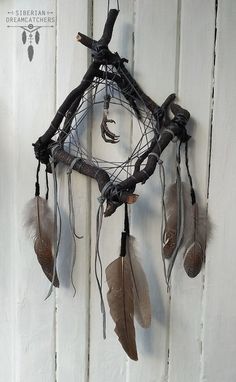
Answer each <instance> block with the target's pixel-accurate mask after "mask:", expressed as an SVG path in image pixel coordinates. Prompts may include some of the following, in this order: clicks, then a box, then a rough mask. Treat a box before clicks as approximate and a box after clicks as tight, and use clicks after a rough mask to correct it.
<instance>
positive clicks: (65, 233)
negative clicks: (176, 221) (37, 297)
mask: <svg viewBox="0 0 236 382" xmlns="http://www.w3.org/2000/svg"><path fill="white" fill-rule="evenodd" d="M88 7H89V2H88V1H87V0H83V1H79V2H78V1H74V0H70V1H68V2H67V3H66V6H65V2H64V1H62V0H59V1H58V3H57V107H59V105H60V104H61V102H63V100H64V99H65V98H66V96H67V94H69V92H70V91H71V90H72V89H73V88H75V87H76V86H78V84H79V83H80V82H81V80H82V77H83V75H84V74H85V72H86V69H87V49H86V48H85V47H84V46H82V45H81V44H79V43H78V42H77V41H76V35H77V33H78V31H81V32H83V33H84V34H87V33H88V30H89V24H88V21H89V20H88ZM68 21H69V22H68ZM66 170H67V169H66V168H65V166H63V167H61V168H60V169H59V193H60V196H59V205H60V209H61V213H62V236H61V245H60V250H59V256H58V271H59V277H60V282H61V286H60V290H59V291H58V293H57V301H56V302H57V315H56V318H57V319H56V325H57V329H56V330H57V381H58V382H64V381H66V380H67V381H71V382H72V381H74V382H75V381H81V382H82V381H84V382H85V381H87V373H88V317H89V316H88V315H89V285H88V282H89V258H90V253H89V245H90V227H89V217H90V209H89V204H90V195H89V192H90V189H89V185H88V179H87V178H86V177H84V176H82V175H80V174H77V173H73V175H72V183H73V199H74V208H75V215H76V230H78V232H79V235H83V239H81V240H77V239H75V240H76V248H77V251H76V263H75V267H74V271H73V282H74V284H75V287H76V295H75V296H74V297H73V293H74V291H73V288H72V285H71V280H70V273H71V269H72V257H73V244H72V235H71V232H70V228H69V220H68V192H67V188H68V183H67V174H66Z"/></svg>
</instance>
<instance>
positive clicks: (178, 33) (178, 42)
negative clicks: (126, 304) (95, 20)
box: [163, 0, 182, 382]
mask: <svg viewBox="0 0 236 382" xmlns="http://www.w3.org/2000/svg"><path fill="white" fill-rule="evenodd" d="M181 12H182V0H177V22H176V55H175V93H176V95H177V96H178V93H179V77H180V46H181ZM168 297H169V301H168V311H167V319H168V322H167V333H166V365H165V374H164V378H163V381H165V382H168V381H169V380H170V348H171V344H170V340H171V338H170V332H171V328H170V326H171V305H172V304H171V289H170V291H169V294H168Z"/></svg>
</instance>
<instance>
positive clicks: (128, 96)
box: [26, 7, 205, 360]
mask: <svg viewBox="0 0 236 382" xmlns="http://www.w3.org/2000/svg"><path fill="white" fill-rule="evenodd" d="M118 13H119V7H118V9H111V10H109V12H108V15H107V20H106V23H105V26H104V30H103V34H102V37H101V38H100V39H99V40H93V39H91V38H90V37H88V36H86V35H84V34H82V33H78V35H77V40H78V41H79V42H80V43H82V44H83V45H84V46H85V47H87V48H88V49H90V50H91V52H92V57H93V61H92V63H91V65H90V66H89V68H88V70H87V72H86V73H85V75H84V77H83V79H82V81H81V83H80V85H79V86H78V87H77V88H75V89H74V90H72V91H71V93H70V94H69V95H68V96H67V97H66V99H65V101H64V102H63V103H62V105H61V106H60V107H59V109H58V111H57V113H56V115H55V117H54V119H53V120H52V122H51V124H50V127H49V128H48V130H47V131H46V132H45V134H44V135H42V136H41V137H40V138H39V139H38V140H37V142H36V143H35V144H34V150H35V155H36V158H37V159H38V169H37V180H36V191H35V198H34V199H33V200H32V201H30V203H29V206H28V212H27V218H26V224H27V226H28V227H29V228H30V230H31V231H32V235H33V237H34V249H35V252H36V254H37V258H38V261H39V263H40V265H41V267H42V269H43V271H44V273H45V274H46V276H47V277H48V279H49V280H50V281H51V287H52V286H53V285H54V286H55V287H59V280H58V276H57V272H56V261H55V258H56V255H57V252H58V245H59V244H58V233H57V229H55V225H56V222H55V218H54V219H53V213H52V212H51V211H50V209H49V207H48V205H47V196H48V195H47V196H46V199H44V198H42V197H41V196H40V189H39V180H38V179H39V170H40V163H43V164H45V165H46V170H47V173H50V172H52V173H53V175H54V179H55V173H56V172H55V167H56V165H57V163H64V164H65V165H66V166H67V167H69V179H68V184H70V174H71V171H72V169H73V170H75V171H77V172H79V173H81V174H83V175H86V176H89V177H91V178H93V179H94V180H95V181H96V182H97V184H98V188H99V191H100V194H101V195H100V198H99V203H100V204H99V208H98V213H97V243H96V278H97V281H98V287H99V292H100V297H101V309H102V313H103V318H104V320H103V324H104V325H103V332H104V337H105V306H104V301H103V296H102V286H101V280H99V277H98V273H100V272H101V269H100V272H98V268H97V267H98V266H99V265H100V264H101V259H100V254H99V234H100V231H101V225H102V218H103V216H105V217H109V216H110V215H112V214H113V213H115V211H116V209H117V208H118V207H120V206H122V205H124V206H125V210H124V216H125V218H124V229H123V232H122V235H121V249H120V256H119V258H118V259H116V260H114V261H113V262H112V263H111V264H110V265H109V266H108V267H107V268H106V278H107V283H108V287H109V292H108V295H107V299H108V304H109V307H110V313H111V316H112V318H113V320H114V322H115V324H116V327H115V332H116V334H117V335H118V337H119V340H120V342H121V344H122V346H123V348H124V350H125V351H126V353H127V354H128V356H129V357H130V358H131V359H133V360H137V359H138V356H137V348H136V340H135V327H134V317H135V318H136V319H137V321H138V323H139V324H140V325H141V326H142V327H148V326H149V325H150V322H151V304H150V299H149V292H148V282H147V279H146V277H145V274H144V271H143V270H142V267H141V264H140V263H139V261H138V260H137V257H136V255H135V245H134V238H133V236H131V235H130V226H129V216H128V205H129V204H131V205H132V204H133V203H135V202H136V201H137V199H138V195H136V194H135V189H136V185H137V184H138V183H142V184H144V183H145V182H146V181H147V180H148V179H149V178H150V177H151V176H152V174H153V173H154V171H155V169H156V167H157V166H158V167H159V169H160V179H161V184H162V187H163V198H162V210H163V230H162V233H161V237H162V249H161V251H162V256H163V263H164V273H165V279H166V282H167V285H168V286H169V282H170V276H171V271H172V268H173V264H174V261H175V258H176V255H177V252H178V250H179V248H180V246H181V245H182V242H183V233H184V210H183V209H184V192H183V183H182V181H181V171H180V163H181V147H182V146H183V145H185V163H186V168H187V175H188V177H189V182H190V190H191V203H192V208H191V210H192V217H191V219H192V222H193V224H192V227H193V229H192V234H191V239H190V241H189V242H188V243H187V245H186V251H185V260H184V266H185V270H186V272H187V273H188V275H189V276H190V277H195V276H196V275H197V274H198V273H199V271H200V269H201V265H202V263H203V260H204V248H205V246H204V239H203V238H202V234H201V233H200V232H199V229H198V208H197V203H196V196H195V192H194V189H193V183H192V178H191V175H190V172H189V165H188V140H189V138H190V137H189V135H188V134H187V132H186V124H187V122H188V120H189V118H190V114H189V112H188V111H187V110H185V109H183V108H182V107H181V106H179V105H177V104H175V103H174V99H175V95H174V94H171V95H170V96H169V97H168V98H167V99H166V100H165V101H164V102H163V104H162V105H161V106H159V105H157V104H156V103H155V102H154V101H153V100H152V99H151V98H150V97H149V96H148V95H147V94H146V93H145V92H144V91H143V90H142V89H141V88H140V86H139V85H138V83H137V82H136V81H135V79H134V78H133V77H132V75H131V74H130V73H129V71H128V70H127V69H126V66H125V63H126V62H127V60H126V59H124V58H121V57H120V56H119V54H118V53H112V52H111V51H110V50H109V47H108V45H109V42H110V40H111V38H112V33H113V27H114V24H115V21H116V18H117V16H118ZM94 110H96V114H97V115H100V129H101V137H102V139H103V140H104V141H105V142H106V143H107V144H117V145H118V144H119V136H118V135H117V134H115V133H114V132H113V130H114V129H115V126H116V125H115V123H114V122H115V120H114V119H113V115H115V114H116V113H117V112H118V113H119V112H120V113H124V112H125V113H130V114H131V115H132V116H133V118H135V120H136V121H137V124H136V125H137V126H138V128H139V139H138V141H137V142H136V144H135V145H134V148H133V149H132V152H131V153H129V155H128V157H126V158H125V159H124V161H123V162H114V161H109V160H104V159H102V158H97V157H95V156H92V155H91V153H90V152H89V150H88V149H87V147H86V146H85V144H84V142H83V131H84V129H85V127H86V119H87V117H88V115H89V113H91V111H94ZM170 111H171V112H172V118H170V116H169V115H170ZM99 113H100V114H99ZM110 126H112V127H110ZM111 129H112V130H111ZM121 133H122V132H121ZM173 140H174V141H176V147H177V150H176V152H177V154H176V182H175V183H174V184H173V185H172V186H171V187H170V190H169V191H168V193H167V201H165V197H164V189H165V180H164V166H163V163H162V160H161V158H160V157H161V153H162V151H163V150H164V149H165V148H166V146H167V145H168V144H169V143H170V142H171V141H173ZM54 183H55V182H54ZM104 205H105V207H104ZM69 207H70V224H71V229H72V232H73V233H74V235H75V237H77V238H78V235H76V234H75V229H74V215H73V200H72V197H69ZM57 209H58V207H57V201H56V202H55V211H57ZM54 215H56V213H55V212H54ZM53 220H54V222H53ZM56 220H57V219H56ZM53 243H54V244H53ZM53 247H54V255H53Z"/></svg>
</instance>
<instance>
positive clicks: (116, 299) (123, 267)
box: [106, 256, 138, 361]
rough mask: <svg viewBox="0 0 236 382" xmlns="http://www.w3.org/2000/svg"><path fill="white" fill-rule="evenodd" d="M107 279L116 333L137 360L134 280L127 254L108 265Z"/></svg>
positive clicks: (129, 354) (128, 353) (132, 357)
mask: <svg viewBox="0 0 236 382" xmlns="http://www.w3.org/2000/svg"><path fill="white" fill-rule="evenodd" d="M106 279H107V284H108V287H109V291H108V293H107V300H108V304H109V307H110V313H111V316H112V318H113V320H114V322H115V324H116V327H115V333H116V334H117V336H118V338H119V341H120V343H121V345H122V346H123V349H124V350H125V352H126V353H127V355H128V356H129V357H130V358H131V359H132V360H134V361H137V359H138V355H137V348H136V340H135V328H134V298H133V282H132V277H131V268H130V262H129V259H128V257H127V256H124V257H122V256H120V257H119V258H118V259H116V260H114V261H113V262H112V263H111V264H109V265H108V267H107V268H106Z"/></svg>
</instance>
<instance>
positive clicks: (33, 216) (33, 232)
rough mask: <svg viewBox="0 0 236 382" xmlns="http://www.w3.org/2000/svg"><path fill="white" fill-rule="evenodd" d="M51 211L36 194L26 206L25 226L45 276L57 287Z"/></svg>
mask: <svg viewBox="0 0 236 382" xmlns="http://www.w3.org/2000/svg"><path fill="white" fill-rule="evenodd" d="M53 226H54V223H53V213H52V211H51V209H50V208H49V206H48V203H47V200H46V199H43V198H41V197H40V196H36V197H35V198H33V199H32V200H30V201H29V203H28V204H27V206H26V217H25V227H26V228H27V229H28V231H29V234H30V237H32V238H33V240H34V250H35V253H36V255H37V259H38V262H39V264H40V265H41V267H42V270H43V272H44V273H45V275H46V276H47V278H48V279H49V280H50V281H51V282H52V281H53V285H54V286H55V287H59V280H58V277H57V273H55V275H54V272H53V269H54V257H53V253H52V248H53V234H54V229H53Z"/></svg>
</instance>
